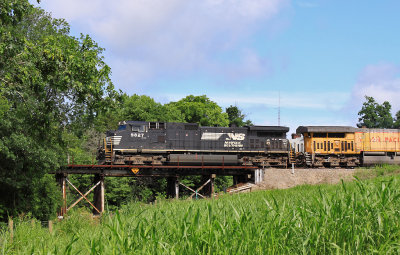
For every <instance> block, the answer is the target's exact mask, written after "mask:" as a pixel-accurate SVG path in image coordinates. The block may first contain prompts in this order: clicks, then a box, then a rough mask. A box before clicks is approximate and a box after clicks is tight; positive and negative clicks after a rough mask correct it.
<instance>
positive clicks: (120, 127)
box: [118, 125, 126, 130]
mask: <svg viewBox="0 0 400 255" xmlns="http://www.w3.org/2000/svg"><path fill="white" fill-rule="evenodd" d="M125 129H126V125H119V126H118V130H125Z"/></svg>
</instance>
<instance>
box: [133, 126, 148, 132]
mask: <svg viewBox="0 0 400 255" xmlns="http://www.w3.org/2000/svg"><path fill="white" fill-rule="evenodd" d="M144 129H145V126H144V125H133V126H132V132H144Z"/></svg>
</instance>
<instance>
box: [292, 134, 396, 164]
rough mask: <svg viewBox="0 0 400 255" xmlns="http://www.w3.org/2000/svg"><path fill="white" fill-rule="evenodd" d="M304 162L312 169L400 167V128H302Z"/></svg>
mask: <svg viewBox="0 0 400 255" xmlns="http://www.w3.org/2000/svg"><path fill="white" fill-rule="evenodd" d="M296 133H297V134H301V135H302V136H303V139H304V152H302V154H303V155H302V157H303V163H304V164H305V165H307V166H309V167H354V166H359V165H372V164H400V129H369V128H354V127H347V126H300V127H299V128H297V130H296Z"/></svg>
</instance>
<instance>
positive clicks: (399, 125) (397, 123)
mask: <svg viewBox="0 0 400 255" xmlns="http://www.w3.org/2000/svg"><path fill="white" fill-rule="evenodd" d="M393 127H394V128H400V111H398V112H397V113H396V117H395V122H394V124H393Z"/></svg>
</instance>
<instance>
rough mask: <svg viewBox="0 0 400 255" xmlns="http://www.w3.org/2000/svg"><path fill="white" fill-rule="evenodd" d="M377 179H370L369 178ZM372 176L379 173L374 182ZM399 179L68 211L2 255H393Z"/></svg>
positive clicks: (20, 233)
mask: <svg viewBox="0 0 400 255" xmlns="http://www.w3.org/2000/svg"><path fill="white" fill-rule="evenodd" d="M377 173H378V172H377ZM377 175H379V173H378V174H377ZM399 197H400V177H399V176H397V175H393V176H383V177H375V178H374V179H369V180H356V181H354V182H349V183H342V184H339V185H320V186H308V185H305V186H299V187H296V188H292V189H288V190H273V191H258V192H253V193H246V194H240V195H224V196H220V197H219V198H218V199H214V200H201V201H172V202H169V201H163V202H161V203H158V204H157V205H145V204H130V205H129V206H126V207H124V208H123V209H121V210H120V212H118V213H114V214H111V215H104V216H103V218H101V219H97V220H96V219H92V218H91V216H90V214H89V213H83V212H82V211H76V212H74V213H72V214H70V215H69V217H68V218H67V219H65V220H63V221H62V222H57V223H56V224H55V225H54V230H53V232H52V233H49V231H48V229H47V228H43V227H41V226H40V224H39V223H37V224H35V225H34V226H33V227H32V223H31V221H30V220H21V221H20V222H17V223H16V229H15V232H14V239H13V241H12V242H11V240H10V236H9V233H8V232H7V231H4V230H3V231H2V233H1V236H0V246H1V252H2V253H3V254H10V253H11V254H12V253H15V254H28V253H35V254H48V253H50V254H77V253H80V254H174V253H176V254H240V253H244V254H273V253H278V254H291V253H296V254H300V253H304V254H331V253H335V254H336V253H340V254H356V253H357V254H365V253H399V252H400V227H399V225H400V199H399Z"/></svg>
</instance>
